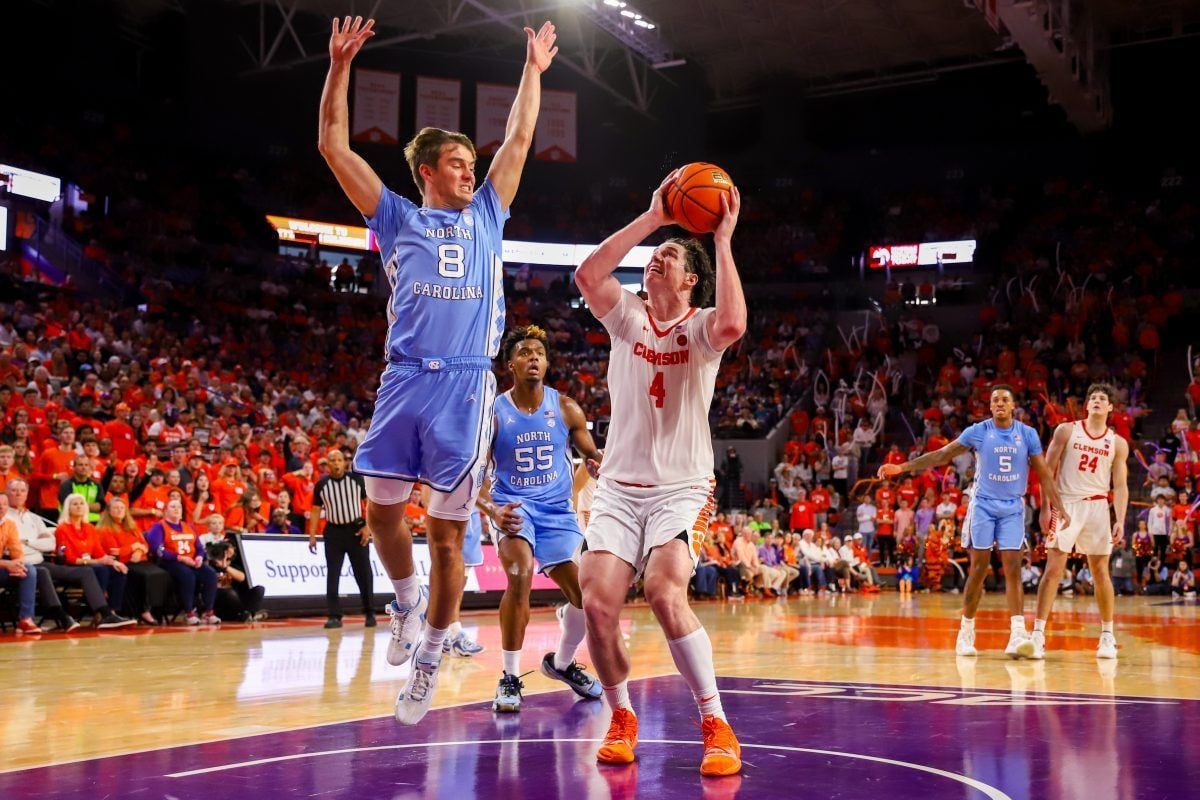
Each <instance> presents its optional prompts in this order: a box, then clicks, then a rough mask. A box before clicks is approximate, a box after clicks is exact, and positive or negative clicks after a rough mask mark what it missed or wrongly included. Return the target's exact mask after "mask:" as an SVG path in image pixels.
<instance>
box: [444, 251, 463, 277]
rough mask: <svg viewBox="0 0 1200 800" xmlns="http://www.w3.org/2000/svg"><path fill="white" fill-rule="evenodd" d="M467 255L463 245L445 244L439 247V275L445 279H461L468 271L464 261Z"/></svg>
mask: <svg viewBox="0 0 1200 800" xmlns="http://www.w3.org/2000/svg"><path fill="white" fill-rule="evenodd" d="M465 257H466V253H465V251H464V250H463V246H462V245H461V244H443V245H439V246H438V274H439V275H441V276H442V277H443V278H461V277H462V276H463V275H464V274H465V272H466V269H465V268H464V266H463V261H464V259H465Z"/></svg>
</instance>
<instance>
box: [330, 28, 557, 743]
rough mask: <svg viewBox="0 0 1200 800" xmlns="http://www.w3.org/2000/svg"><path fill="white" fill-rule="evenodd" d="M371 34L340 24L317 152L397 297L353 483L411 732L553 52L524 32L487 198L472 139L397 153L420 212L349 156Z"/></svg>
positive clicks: (422, 139) (480, 433) (429, 696)
mask: <svg viewBox="0 0 1200 800" xmlns="http://www.w3.org/2000/svg"><path fill="white" fill-rule="evenodd" d="M373 26H374V20H368V21H367V22H366V24H365V25H364V24H363V20H362V18H361V17H356V18H355V19H354V20H353V21H351V19H350V18H349V17H346V18H345V19H344V20H342V21H340V22H339V21H338V20H334V21H333V34H332V36H331V37H330V40H329V55H330V59H331V64H330V67H329V75H328V76H327V77H326V79H325V89H324V92H323V93H322V95H321V112H320V142H319V147H320V151H321V155H322V156H324V157H325V161H326V163H328V164H329V167H330V169H331V170H333V174H334V176H335V177H336V178H337V181H338V183H339V184H340V185H341V187H342V189H343V190H344V191H345V193H346V196H347V197H349V198H350V201H351V202H352V203H353V204H354V206H355V207H356V208H357V209H358V210H359V212H361V213H362V215H363V216H364V217H365V218H366V221H367V226H368V227H369V228H370V229H371V230H372V231H373V232H374V233H375V235H376V237H377V238H378V240H379V250H380V257H381V258H382V259H383V266H384V272H385V274H386V275H387V279H388V283H389V284H390V285H391V287H392V295H391V298H390V299H389V300H388V306H387V319H388V331H387V342H386V357H387V362H388V363H387V366H386V367H385V369H384V371H383V376H382V378H381V380H380V385H379V391H378V394H377V396H376V402H375V412H374V416H373V418H372V421H371V427H370V429H369V430H368V431H367V437H366V439H365V441H364V442H363V443H362V445H361V446H360V447H359V449H358V452H357V454H356V455H355V458H354V469H355V471H356V472H358V473H360V474H361V475H363V476H364V477H365V479H366V492H367V499H368V502H367V524H368V525H369V526H370V528H371V531H372V533H373V534H374V536H375V546H376V548H377V552H378V553H379V557H380V560H381V561H383V564H384V567H385V568H386V569H387V573H388V577H389V578H391V580H392V584H393V586H394V588H395V591H396V600H395V601H394V602H392V603H389V604H388V611H389V612H390V614H391V617H392V626H391V628H392V640H391V642H390V643H389V645H388V653H387V658H388V662H389V663H390V664H393V665H396V666H398V665H400V664H403V663H404V662H405V661H407V660H408V658H409V657H410V656H415V658H414V661H415V663H414V665H413V670H412V673H411V675H410V676H409V679H408V681H407V683H406V684H405V686H404V689H403V690H402V691H401V692H400V696H399V697H397V699H396V709H395V711H396V719H397V720H399V721H400V722H402V723H404V724H408V725H411V724H415V723H417V722H418V721H420V719H421V718H422V717H423V716H425V712H426V711H427V710H428V709H429V705H430V703H431V702H432V701H433V692H434V689H435V687H436V685H437V669H438V666H439V664H440V661H441V657H442V642H443V641H444V639H445V637H446V631H447V629H448V627H449V626H450V624H451V623H452V622H453V621H454V620H455V619H456V618H457V616H458V607H459V601H460V599H461V596H462V587H463V560H462V549H461V548H462V543H463V535H464V530H465V528H466V524H467V519H468V518H469V517H470V516H471V513H472V510H473V509H474V507H475V498H476V495H477V493H478V491H479V486H480V484H481V483H482V480H483V473H484V470H485V468H486V460H485V457H486V451H487V444H488V442H489V441H490V440H491V430H490V428H491V420H492V400H493V397H494V396H495V379H494V378H493V376H492V372H491V360H492V358H493V357H494V356H495V355H496V352H497V350H498V349H499V345H500V338H501V336H502V335H503V332H504V273H503V264H502V262H501V247H502V235H503V227H504V222H505V220H507V219H508V216H509V206H510V205H511V204H512V201H513V197H514V195H515V194H516V191H517V185H518V184H519V183H520V180H521V171H522V170H523V169H524V166H525V158H526V155H527V153H528V151H529V146H530V144H531V143H532V141H533V132H534V127H535V125H536V123H537V115H538V108H539V106H540V104H541V75H542V73H543V72H544V71H545V70H546V69H547V68H548V67H549V66H550V63H551V61H553V59H554V56H555V55H556V54H557V52H558V48H557V47H555V46H554V42H555V38H556V34H555V31H554V26H553V25H552V24H550V23H549V22H547V23H546V24H544V25H543V26H542V28H541V30H539V31H537V32H534V31H533V30H532V29H530V28H526V29H525V35H526V57H525V69H524V72H523V73H522V75H521V85H520V87H519V88H518V90H517V96H516V100H515V101H514V102H513V107H512V111H511V112H510V113H509V118H508V127H507V129H506V130H505V138H504V142H503V143H502V144H501V145H500V149H499V150H497V151H496V155H495V157H494V158H493V159H492V164H491V168H490V169H489V171H488V176H487V179H486V180H485V181H484V182H483V184H482V185H481V186H479V187H478V188H477V187H476V186H475V147H474V145H473V144H472V143H471V140H470V139H469V138H467V137H466V136H465V135H463V134H461V133H453V132H449V131H443V130H438V129H436V128H425V129H423V130H422V131H421V132H420V133H418V134H417V135H416V137H415V138H414V139H413V140H412V141H411V142H409V143H408V145H407V146H406V147H405V148H404V155H405V158H406V159H407V160H408V166H409V169H410V170H411V171H412V176H413V180H414V181H415V182H416V184H417V187H418V188H419V189H420V191H421V205H420V206H417V205H414V204H413V203H412V202H410V201H409V200H407V199H405V198H403V197H401V196H400V195H398V194H396V193H395V192H393V191H391V190H390V189H388V188H387V187H386V186H384V184H383V181H382V180H380V178H379V176H378V175H377V174H376V173H375V171H374V170H373V169H371V167H370V165H368V164H367V162H366V161H364V160H363V159H362V158H361V157H360V156H358V155H357V154H356V153H354V152H353V151H352V150H351V149H350V137H349V123H348V116H349V115H348V112H347V103H346V91H347V88H348V86H349V83H350V63H351V61H352V60H353V59H354V56H355V55H356V54H357V53H358V51H359V50H360V49H362V47H363V45H364V44H365V43H366V42H367V40H368V39H370V38H371V37H372V36H373V35H374V31H373V30H372V28H373ZM416 483H424V484H427V485H428V486H429V487H430V488H431V489H432V490H433V494H432V498H431V500H430V503H429V509H428V516H429V550H430V556H431V559H432V569H431V571H430V580H429V591H428V592H425V591H423V590H422V589H421V587H420V585H419V584H418V581H417V576H416V574H415V572H414V568H413V557H412V537H411V535H410V533H409V531H408V529H407V527H406V526H405V524H404V504H405V501H406V500H407V499H408V496H409V494H410V493H411V491H412V487H413V485H414V484H416ZM423 626H424V628H425V631H424V636H423V637H422V636H421V630H422V627H423ZM418 639H420V644H419V646H418V644H417V643H418Z"/></svg>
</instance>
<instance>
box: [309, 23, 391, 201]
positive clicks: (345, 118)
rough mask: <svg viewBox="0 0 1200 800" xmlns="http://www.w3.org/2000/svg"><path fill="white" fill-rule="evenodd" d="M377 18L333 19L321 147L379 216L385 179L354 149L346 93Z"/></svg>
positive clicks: (346, 187)
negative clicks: (354, 65) (354, 63)
mask: <svg viewBox="0 0 1200 800" xmlns="http://www.w3.org/2000/svg"><path fill="white" fill-rule="evenodd" d="M374 26H375V20H373V19H369V20H367V24H366V25H363V21H362V17H355V18H354V21H353V22H351V21H350V18H349V17H346V18H345V19H344V20H341V21H340V22H339V20H336V19H335V20H334V21H333V34H332V35H331V36H330V37H329V74H328V75H326V76H325V89H324V90H323V91H322V92H321V114H320V122H319V123H318V124H319V127H318V136H317V149H318V150H320V151H321V155H322V156H323V157H324V158H325V163H326V164H328V165H329V168H330V169H331V170H333V175H334V177H335V178H337V182H338V184H339V185H340V186H341V187H342V191H343V192H345V193H346V197H348V198H350V202H351V203H353V204H354V207H355V208H357V209H358V210H359V213H361V214H362V215H363V216H366V217H373V216H375V208H376V206H378V205H379V195H380V194H381V193H382V191H383V181H381V180H380V179H379V176H378V175H376V174H375V170H373V169H371V166H370V165H369V164H368V163H367V162H366V161H365V160H363V158H362V156H360V155H358V154H357V153H355V152H354V151H353V150H351V149H350V110H349V105H348V104H347V102H346V93H347V91H348V90H349V88H350V62H351V61H353V60H354V56H356V55H357V54H358V51H359V50H361V49H362V46H363V45H364V44H365V43H366V41H367V40H368V39H370V38H371V37H372V36H374V35H375V31H373V30H372V28H373V27H374Z"/></svg>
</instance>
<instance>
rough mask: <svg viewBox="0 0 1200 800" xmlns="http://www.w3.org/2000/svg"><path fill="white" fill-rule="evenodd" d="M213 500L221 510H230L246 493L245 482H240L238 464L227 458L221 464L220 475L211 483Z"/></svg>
mask: <svg viewBox="0 0 1200 800" xmlns="http://www.w3.org/2000/svg"><path fill="white" fill-rule="evenodd" d="M212 493H213V498H214V499H215V500H216V502H217V504H218V505H219V506H220V507H221V508H225V509H230V508H233V507H234V506H235V505H237V504H238V501H239V500H241V499H242V495H244V494H245V493H246V482H245V481H243V480H242V476H241V471H240V469H239V468H238V462H237V461H236V460H235V459H232V458H227V459H225V460H224V461H222V462H221V475H220V477H218V478H217V479H216V480H215V481H213V482H212Z"/></svg>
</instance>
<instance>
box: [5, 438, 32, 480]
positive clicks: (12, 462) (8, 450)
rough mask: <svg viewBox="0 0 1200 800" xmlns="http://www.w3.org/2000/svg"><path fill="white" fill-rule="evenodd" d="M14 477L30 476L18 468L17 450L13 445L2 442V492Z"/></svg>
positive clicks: (24, 477)
mask: <svg viewBox="0 0 1200 800" xmlns="http://www.w3.org/2000/svg"><path fill="white" fill-rule="evenodd" d="M13 478H21V479H22V480H26V481H27V480H29V476H28V475H25V474H23V473H22V472H21V471H20V470H19V469H17V459H16V451H15V450H13V447H12V445H7V444H0V492H3V491H4V490H5V488H6V487H7V486H8V482H9V481H10V480H12V479H13Z"/></svg>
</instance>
